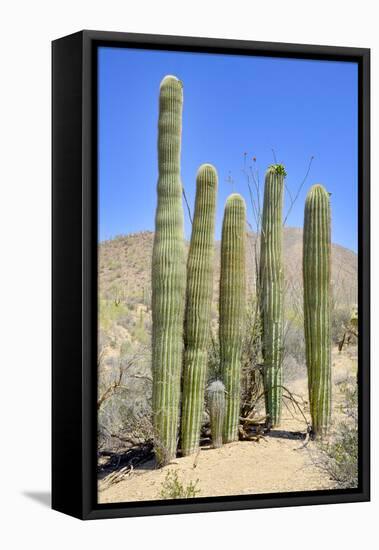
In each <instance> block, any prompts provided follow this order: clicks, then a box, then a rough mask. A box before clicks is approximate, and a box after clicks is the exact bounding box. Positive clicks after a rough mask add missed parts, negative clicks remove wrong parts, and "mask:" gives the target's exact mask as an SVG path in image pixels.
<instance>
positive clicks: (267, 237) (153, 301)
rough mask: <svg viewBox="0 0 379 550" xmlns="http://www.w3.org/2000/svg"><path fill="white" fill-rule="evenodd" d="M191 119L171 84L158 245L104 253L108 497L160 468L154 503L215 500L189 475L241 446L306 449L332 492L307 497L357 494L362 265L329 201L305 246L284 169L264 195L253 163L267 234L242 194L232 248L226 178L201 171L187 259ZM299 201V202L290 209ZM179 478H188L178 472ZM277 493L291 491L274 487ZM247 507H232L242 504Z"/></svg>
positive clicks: (101, 355)
mask: <svg viewBox="0 0 379 550" xmlns="http://www.w3.org/2000/svg"><path fill="white" fill-rule="evenodd" d="M182 107H183V84H182V83H181V82H180V81H179V80H178V79H177V78H176V77H172V76H167V77H165V78H164V79H163V81H162V83H161V87H160V94H159V121H158V166H159V180H158V186H157V208H156V213H155V232H154V233H151V232H142V233H139V234H135V235H128V236H120V237H117V238H116V239H113V240H111V241H106V242H103V243H101V244H100V246H99V323H98V326H99V337H98V342H99V351H98V403H97V406H98V455H99V456H98V464H99V478H100V479H101V480H102V481H101V485H99V487H100V488H101V489H102V490H105V489H107V488H109V486H110V485H111V484H115V483H117V482H123V483H124V482H125V481H127V480H128V479H129V478H130V477H131V476H132V475H133V472H134V470H135V469H136V468H139V472H140V473H141V472H142V473H143V468H145V467H146V468H147V466H144V465H148V468H152V467H159V468H161V469H162V470H163V471H165V473H166V477H165V478H163V479H162V476H161V474H157V475H159V479H160V485H159V487H158V488H157V489H156V493H155V496H154V495H152V496H151V497H146V496H141V497H140V498H193V497H196V496H198V495H199V496H200V495H204V494H210V495H211V494H212V492H211V491H209V490H206V489H205V488H204V487H202V480H201V479H200V478H199V479H198V478H193V477H191V476H190V477H188V476H187V478H184V479H183V480H182V477H181V476H180V475H179V474H180V471H181V470H180V461H183V462H182V464H183V468H184V469H185V467H187V466H188V464H189V463H188V460H192V468H193V469H195V468H196V467H197V463H198V462H199V464H200V462H201V460H202V458H201V457H200V454H201V450H202V449H211V450H210V451H209V452H210V453H219V454H218V459H219V460H222V456H224V454H223V453H224V450H225V449H228V448H230V444H237V445H238V443H236V442H238V441H239V442H240V444H242V443H243V445H244V453H245V452H247V453H252V455H253V456H254V457H257V455H258V453H259V447H260V446H259V445H257V443H259V442H260V441H267V440H269V439H270V438H274V439H275V438H281V437H282V438H283V439H284V440H286V441H287V440H291V439H298V440H299V442H300V443H301V446H300V447H299V449H300V450H301V452H302V453H307V457H308V458H309V460H310V463H311V464H312V465H313V466H314V468H315V469H316V470H317V471H320V472H321V474H320V475H323V477H322V479H321V478H320V479H318V477H317V474H316V473H315V474H314V475H315V476H316V477H315V479H316V478H317V481H314V482H313V481H312V482H310V483H309V487H307V486H306V483H305V486H304V487H305V489H304V490H306V489H307V488H308V489H311V488H324V486H325V487H328V488H329V487H334V486H338V487H352V486H356V483H357V449H358V444H357V433H358V428H357V426H358V424H357V421H358V420H357V386H356V372H355V371H356V353H355V352H352V351H351V350H356V344H357V338H358V317H357V310H356V307H355V304H356V300H357V261H356V256H355V254H354V253H352V252H350V251H348V250H346V249H342V247H339V246H338V245H333V244H332V243H331V224H332V214H331V209H330V201H331V199H330V196H329V193H328V192H327V190H326V189H325V188H324V187H323V186H322V185H319V184H317V185H313V186H312V187H311V188H310V189H309V192H308V195H307V199H306V203H305V210H304V230H303V231H302V230H301V229H297V228H288V227H286V226H285V222H286V219H287V217H288V212H287V214H286V213H284V212H283V208H284V195H285V190H286V185H285V179H286V170H285V167H284V165H283V164H280V163H278V162H275V163H274V164H273V165H271V166H269V167H268V169H267V171H266V174H265V182H264V188H263V189H261V188H260V185H259V179H258V178H257V177H256V173H255V169H254V166H253V164H254V162H255V159H252V166H248V165H247V154H245V155H244V174H245V176H246V189H247V194H246V200H248V201H250V204H251V206H252V210H253V212H254V220H248V219H247V215H246V203H245V198H244V197H243V196H242V194H241V193H232V194H231V195H230V196H229V197H228V199H227V201H226V204H225V208H224V216H223V225H222V236H221V242H220V243H219V242H216V241H215V208H216V203H217V189H218V185H219V182H218V174H217V168H216V167H214V166H212V165H210V164H203V165H202V166H200V167H199V170H198V174H197V179H196V198H195V204H194V208H193V209H192V206H191V205H190V204H189V203H188V201H187V199H185V203H186V209H187V210H188V212H189V215H190V219H191V223H192V234H191V239H190V242H189V243H187V242H186V241H185V238H184V229H183V223H184V215H185V211H184V207H183V193H184V189H183V186H182V182H181V178H180V152H181V126H182ZM304 181H305V180H304ZM303 184H304V182H302V184H301V185H303ZM184 196H185V195H184ZM296 197H297V194H296V193H295V195H291V206H290V208H291V207H292V206H293V203H294V201H295V200H297V199H296ZM192 210H193V212H192ZM345 354H347V355H348V358H347V360H346V362H347V364H348V365H349V366H348V369H347V371H346V372H345V370H344V375H345V378H344V379H343V381H339V380H338V376H337V375H338V374H339V373H338V372H337V370H336V372H334V371H333V368H334V366H335V364H336V363H339V364H340V363H341V358H343V357H344V356H345ZM342 363H343V362H342ZM343 365H344V363H343ZM338 368H340V367H338ZM341 369H342V370H343V369H344V367H343V368H342V367H341ZM337 394H338V396H339V397H338V399H337V404H336V405H334V400H335V396H336V395H337ZM332 396H333V400H332ZM295 426H296V428H295ZM313 440H315V441H313ZM278 444H279V443H278ZM245 445H248V446H249V447H248V449H249V450H248V451H246V449H247V447H245ZM275 445H276V443H275ZM299 449H297V451H299ZM292 450H293V449H292ZM234 452H235V451H233V453H234ZM263 454H264V453H263ZM308 455H309V456H308ZM185 457H187V458H185ZM270 457H271V458H270V460H273V461H275V460H276V459H277V460H278V462H277V464H275V463H273V464H272V468H276V467H278V465H279V463H280V454H277V455H276V458H275V455H274V456H272V455H270ZM308 458H307V460H308ZM204 460H205V459H204ZM208 460H210V459H208ZM235 460H238V458H236V457H235ZM296 460H298V459H296ZM301 460H303V458H301ZM177 461H179V462H177ZM172 464H179V466H178V468H176V469H170V468H171V467H172ZM241 464H242V461H241ZM299 467H300V462H299ZM167 468H169V469H168V470H167ZM235 468H237V469H238V468H239V465H238V464H236V465H235ZM183 471H185V470H183ZM257 475H258V476H259V474H257ZM143 480H144V476H143V475H142V474H141V475H140V483H141V484H143V483H144V481H143ZM293 483H294V488H293V490H296V483H295V481H294V482H293ZM317 484H318V485H317ZM265 487H266V486H265ZM283 487H284V485H283ZM252 490H253V489H252ZM264 490H265V489H262V491H263V492H264ZM274 490H285V488H280V487H279V488H278V487H276V486H275V484H273V486H272V491H274ZM287 490H288V488H287ZM236 491H237V493H236V492H235V491H233V490H232V491H231V494H233V493H234V494H238V492H241V490H238V489H236ZM256 492H260V489H259V488H257V489H256ZM268 492H270V491H269V490H268ZM137 493H138V491H137ZM214 494H217V491H216V490H215V493H214ZM117 498H119V500H128V499H129V500H130V498H131V497H130V496H128V494H123V496H120V497H117Z"/></svg>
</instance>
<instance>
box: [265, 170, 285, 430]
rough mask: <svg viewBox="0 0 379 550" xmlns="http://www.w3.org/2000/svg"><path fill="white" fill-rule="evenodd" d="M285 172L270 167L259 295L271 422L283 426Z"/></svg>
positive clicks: (266, 394) (266, 194) (273, 424)
mask: <svg viewBox="0 0 379 550" xmlns="http://www.w3.org/2000/svg"><path fill="white" fill-rule="evenodd" d="M285 175H286V174H285V170H284V167H283V166H282V165H274V166H270V168H269V169H268V170H267V172H266V178H265V192H264V200H263V213H262V230H261V253H260V268H259V292H260V308H261V317H262V355H263V362H264V370H263V372H264V376H263V379H264V389H265V403H266V414H267V415H268V423H269V425H270V426H271V427H274V426H276V425H278V424H279V423H280V418H281V410H282V360H283V261H282V241H283V222H282V211H283V190H284V177H285Z"/></svg>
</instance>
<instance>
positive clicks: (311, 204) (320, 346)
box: [303, 185, 331, 437]
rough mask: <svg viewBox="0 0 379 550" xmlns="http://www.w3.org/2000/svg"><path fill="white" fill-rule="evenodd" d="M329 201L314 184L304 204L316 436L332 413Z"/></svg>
mask: <svg viewBox="0 0 379 550" xmlns="http://www.w3.org/2000/svg"><path fill="white" fill-rule="evenodd" d="M330 220H331V215H330V200H329V193H328V192H327V191H326V190H325V189H324V187H323V186H322V185H314V186H313V187H312V188H311V189H310V191H309V193H308V195H307V199H306V202H305V211H304V237H303V239H304V242H303V282H304V330H305V348H306V361H307V369H308V390H309V404H310V412H311V418H312V432H313V434H314V436H316V437H317V436H321V437H322V436H323V435H325V434H326V433H327V431H328V427H329V424H330V414H331V332H330V248H331V244H330V232H331V229H330V224H331V221H330Z"/></svg>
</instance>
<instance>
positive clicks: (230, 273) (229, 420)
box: [219, 194, 246, 443]
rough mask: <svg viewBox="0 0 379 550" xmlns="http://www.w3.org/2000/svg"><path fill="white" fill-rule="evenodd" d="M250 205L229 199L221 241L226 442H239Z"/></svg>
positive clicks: (221, 336)
mask: <svg viewBox="0 0 379 550" xmlns="http://www.w3.org/2000/svg"><path fill="white" fill-rule="evenodd" d="M245 224H246V205H245V201H244V200H243V198H242V197H241V195H238V194H232V195H230V196H229V197H228V199H227V201H226V205H225V212H224V220H223V225H222V237H221V273H220V304H219V307H220V328H219V338H220V366H221V374H222V378H223V382H224V385H225V391H226V411H225V419H224V427H223V441H224V443H229V442H231V441H236V440H237V439H238V426H239V413H240V379H241V353H242V338H243V334H244V329H245V306H246V281H245Z"/></svg>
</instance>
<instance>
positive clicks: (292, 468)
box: [98, 350, 356, 503]
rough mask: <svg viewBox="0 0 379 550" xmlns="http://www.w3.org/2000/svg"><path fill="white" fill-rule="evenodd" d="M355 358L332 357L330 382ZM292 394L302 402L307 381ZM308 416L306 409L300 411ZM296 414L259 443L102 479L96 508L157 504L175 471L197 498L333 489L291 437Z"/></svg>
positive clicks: (309, 452) (347, 354)
mask: <svg viewBox="0 0 379 550" xmlns="http://www.w3.org/2000/svg"><path fill="white" fill-rule="evenodd" d="M355 369H356V357H355V354H354V353H353V352H352V351H351V350H347V351H344V352H343V353H341V354H338V352H333V379H334V382H335V383H336V382H338V381H340V380H343V379H344V378H346V376H348V375H352V374H353V373H354V372H355ZM288 386H289V389H290V390H291V392H295V393H296V394H298V395H301V396H304V399H306V395H307V389H306V380H305V379H299V380H295V381H293V382H292V383H291V384H288ZM334 393H335V397H334V402H333V415H334V417H335V418H336V417H337V416H338V414H339V412H338V410H339V399H338V392H334ZM304 412H305V414H306V415H307V416H308V414H307V407H306V406H305V407H304ZM304 429H305V425H304V420H303V419H302V418H301V415H300V414H296V415H295V416H294V415H293V413H292V412H290V411H289V410H288V409H287V408H286V407H284V410H283V420H282V425H281V426H279V427H278V428H277V429H275V430H272V431H271V432H270V434H269V435H267V436H265V437H264V438H262V439H261V440H260V441H259V443H257V442H250V441H240V442H236V443H231V444H229V445H224V446H223V447H222V448H221V449H209V448H202V449H201V451H200V452H199V453H198V454H197V455H195V456H192V457H185V458H178V459H176V460H175V461H174V462H172V463H171V464H169V465H168V466H166V467H164V468H161V469H157V468H155V465H154V463H153V462H150V463H146V464H145V465H144V466H143V467H141V469H135V470H134V471H133V472H132V474H131V475H130V476H129V477H128V478H126V479H124V480H122V481H120V482H118V483H112V484H109V482H108V480H107V478H104V479H102V480H100V481H99V483H98V490H99V492H98V496H99V503H114V502H127V501H129V502H130V501H141V500H156V499H159V498H160V492H161V489H162V483H163V482H164V480H165V477H166V474H167V472H168V470H176V471H177V472H178V478H179V481H180V482H181V483H183V485H185V486H187V485H188V484H189V483H190V482H191V481H192V482H196V481H197V488H198V489H199V490H200V493H199V495H198V496H199V497H206V496H220V495H243V494H259V493H273V492H275V493H276V492H287V491H289V492H291V491H309V490H317V489H328V488H332V487H333V484H332V482H331V481H330V480H329V479H328V477H327V475H326V474H324V473H323V472H321V471H320V470H319V469H318V468H317V467H316V466H315V465H314V463H313V461H312V457H313V459H314V456H315V453H317V444H316V443H314V442H312V441H311V442H309V443H308V445H307V446H306V447H304V446H303V441H302V440H300V439H298V438H297V437H296V436H294V435H293V434H291V432H296V431H304Z"/></svg>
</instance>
